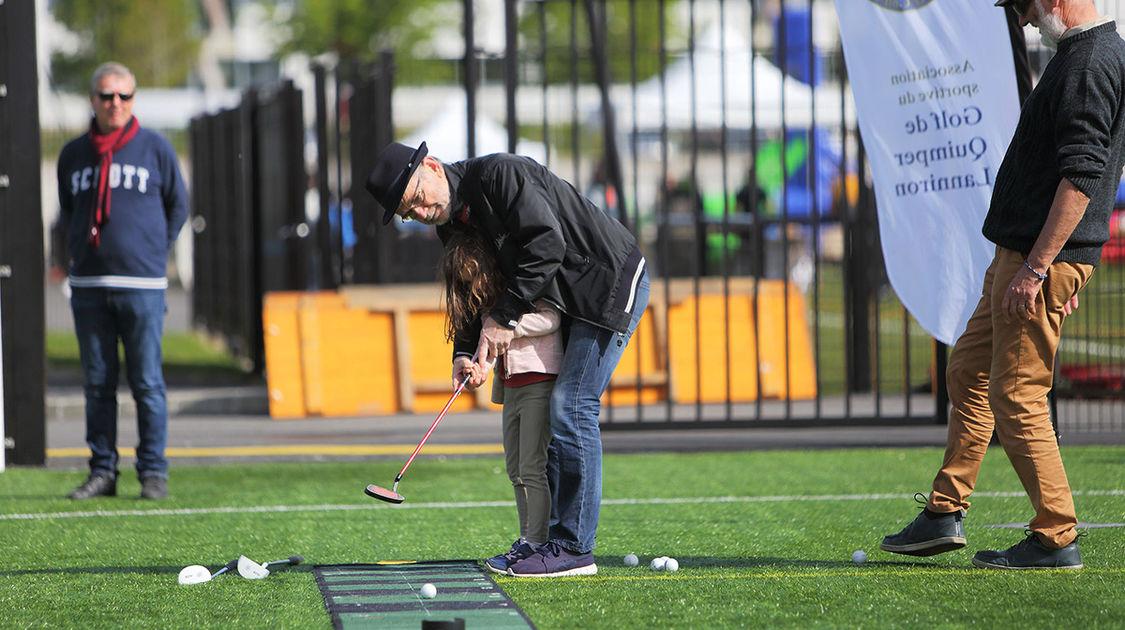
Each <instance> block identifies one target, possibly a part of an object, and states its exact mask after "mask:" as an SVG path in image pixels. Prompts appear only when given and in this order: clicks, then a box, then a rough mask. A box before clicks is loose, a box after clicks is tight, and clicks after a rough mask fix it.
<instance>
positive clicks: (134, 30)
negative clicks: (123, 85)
mask: <svg viewBox="0 0 1125 630" xmlns="http://www.w3.org/2000/svg"><path fill="white" fill-rule="evenodd" d="M51 11H52V12H53V13H54V15H55V18H56V19H57V20H59V21H60V22H62V23H63V24H65V25H66V26H67V28H69V29H70V30H72V31H74V32H75V33H77V34H78V35H79V36H80V37H81V38H82V41H84V42H85V43H86V45H85V46H83V47H82V49H81V50H79V51H78V52H77V53H76V54H73V55H63V54H60V53H56V54H55V55H54V56H53V57H52V59H51V74H52V77H53V81H54V83H55V85H56V86H58V87H62V88H66V89H70V90H74V91H81V92H85V91H86V90H87V89H88V87H89V84H90V75H91V74H92V73H93V71H94V68H96V67H97V66H98V64H100V63H102V62H105V61H117V62H120V63H123V64H125V65H126V66H128V67H129V69H130V70H132V71H133V74H134V75H135V76H136V78H137V83H138V84H140V85H144V86H156V87H175V86H180V85H183V84H184V83H185V82H186V81H187V78H188V76H189V75H190V74H191V70H192V68H193V67H194V65H195V61H196V53H197V51H198V50H199V43H200V40H201V38H202V33H201V31H200V21H199V5H198V2H195V1H193V0H98V1H97V2H90V1H89V0H54V2H52V3H51Z"/></svg>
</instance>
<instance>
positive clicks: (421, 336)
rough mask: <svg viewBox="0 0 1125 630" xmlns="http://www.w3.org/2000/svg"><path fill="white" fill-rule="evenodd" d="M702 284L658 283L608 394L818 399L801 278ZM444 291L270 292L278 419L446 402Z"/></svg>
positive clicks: (273, 401)
mask: <svg viewBox="0 0 1125 630" xmlns="http://www.w3.org/2000/svg"><path fill="white" fill-rule="evenodd" d="M695 288H696V285H695V283H694V282H693V281H692V280H690V279H688V280H671V281H670V282H669V283H668V284H667V286H666V285H665V283H664V282H663V281H657V282H654V283H653V285H652V297H651V299H650V302H649V308H648V311H647V312H646V313H645V317H644V318H643V319H642V320H641V323H640V325H639V326H638V329H637V332H636V333H635V334H634V336H633V339H632V341H631V342H630V344H629V346H628V348H626V351H625V355H624V356H623V357H622V360H621V362H620V363H619V365H618V367H617V371H616V373H615V374H614V377H613V381H612V382H611V384H610V389H609V391H608V392H607V393H606V395H605V397H604V400H605V402H607V403H609V404H614V405H629V404H636V403H637V402H638V401H640V402H641V403H643V404H651V403H656V402H662V401H665V400H668V399H671V401H672V402H675V403H694V402H697V401H698V402H722V401H725V400H727V398H728V396H729V397H730V400H731V401H733V402H745V401H752V400H755V399H756V398H758V397H759V396H761V397H763V398H784V397H786V396H787V395H788V396H789V397H791V398H811V397H813V396H815V395H816V379H815V370H814V367H813V353H812V347H811V344H810V342H809V335H808V323H807V319H806V314H805V305H804V299H803V297H802V296H801V294H800V293H799V292H798V291H797V290H796V289H795V288H794V287H793V286H792V285H789V286H788V288H787V287H786V285H785V284H784V283H782V282H781V281H771V280H761V281H755V280H754V279H752V278H732V279H730V280H729V281H728V282H727V283H725V284H723V283H722V281H721V279H715V278H705V279H702V280H701V281H700V282H699V296H698V297H696V295H695ZM439 298H440V290H439V288H438V286H437V285H434V284H425V285H393V286H378V287H373V286H361V287H347V288H343V289H341V290H340V291H339V292H330V291H322V292H312V293H292V292H278V293H269V294H267V295H266V298H265V300H264V303H263V328H264V334H265V349H266V377H267V382H268V386H269V395H270V416H271V417H273V418H298V417H308V416H363V415H382V414H391V413H397V412H404V411H405V412H415V413H428V412H436V411H438V410H440V409H441V408H442V407H443V406H444V405H445V403H446V401H448V400H449V395H450V393H451V392H452V391H453V390H452V383H451V375H450V356H451V354H452V347H451V344H450V343H448V342H446V341H445V338H444V333H443V331H444V320H443V314H442V311H441V310H440V309H441V305H440V302H439ZM755 322H757V323H756V325H755ZM697 331H698V333H697ZM489 392H490V386H488V385H486V386H484V387H481V388H479V389H478V390H477V391H476V392H475V395H471V396H465V395H462V396H461V397H460V398H458V400H457V401H456V402H455V403H454V407H453V408H452V409H451V410H453V411H466V410H469V409H473V408H490V407H495V405H492V404H491V403H489V401H488V397H489Z"/></svg>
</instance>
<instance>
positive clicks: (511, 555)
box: [484, 538, 535, 574]
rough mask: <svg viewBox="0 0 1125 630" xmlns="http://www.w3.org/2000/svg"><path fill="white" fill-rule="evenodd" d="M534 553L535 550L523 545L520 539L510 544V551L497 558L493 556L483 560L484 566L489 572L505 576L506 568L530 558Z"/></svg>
mask: <svg viewBox="0 0 1125 630" xmlns="http://www.w3.org/2000/svg"><path fill="white" fill-rule="evenodd" d="M534 553H535V549H534V548H533V547H532V546H531V545H529V544H527V543H525V542H524V541H523V539H522V538H520V539H519V540H517V541H516V542H514V543H512V548H511V549H509V550H508V551H506V552H504V553H502V554H500V555H498V556H493V557H491V558H489V559H488V560H485V561H484V565H485V566H486V567H488V569H489V570H490V571H494V572H496V573H504V574H507V573H508V567H509V566H510V565H511V564H512V563H513V562H516V561H517V560H523V559H524V558H527V557H530V556H531V555H532V554H534Z"/></svg>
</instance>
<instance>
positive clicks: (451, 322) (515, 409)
mask: <svg viewBox="0 0 1125 630" xmlns="http://www.w3.org/2000/svg"><path fill="white" fill-rule="evenodd" d="M440 269H441V277H442V282H443V284H444V287H445V300H444V301H445V311H446V336H447V338H448V339H450V340H452V339H453V338H454V336H456V335H458V334H461V335H465V334H472V333H475V334H478V335H479V332H480V328H481V321H482V319H483V318H484V317H485V316H487V314H488V309H489V307H490V306H492V305H493V304H494V303H495V302H496V299H497V298H498V297H499V295H500V292H501V291H503V290H504V285H503V278H502V276H501V274H500V270H499V269H498V267H497V264H496V257H495V255H494V254H493V253H492V252H491V250H490V248H489V247H488V245H487V244H486V243H485V241H484V238H483V237H482V236H481V235H480V233H479V232H477V231H476V230H473V229H472V228H468V227H466V228H460V229H457V230H456V231H455V232H454V233H453V235H452V236H451V238H450V239H449V241H448V242H447V243H446V245H445V248H444V250H443V255H442V259H441V266H440ZM534 305H535V310H534V311H532V312H530V313H525V314H523V315H522V316H521V317H520V318H519V321H518V322H517V324H516V328H515V337H514V338H513V339H512V343H511V345H509V346H508V350H507V352H505V353H504V354H503V355H501V356H500V357H499V358H498V359H497V361H496V366H495V378H494V379H493V381H492V402H494V403H498V404H503V405H504V408H503V412H502V417H503V436H504V459H505V460H506V463H507V469H508V478H509V479H510V480H511V481H512V488H513V489H514V490H515V495H516V511H517V513H518V515H519V523H520V535H519V538H518V539H516V541H515V542H514V543H512V547H511V549H509V550H508V551H506V552H504V553H502V554H500V555H497V556H494V557H492V558H489V559H488V560H486V561H485V564H486V566H488V568H489V569H491V570H492V571H495V572H496V573H506V572H507V570H508V566H509V565H510V564H512V563H513V562H517V561H519V560H522V559H524V558H527V557H529V556H531V555H532V554H534V553H535V549H536V548H538V547H539V546H540V545H542V544H543V543H545V542H547V536H548V530H549V528H550V524H551V491H550V487H549V486H548V483H547V449H548V447H549V446H550V443H551V391H552V390H553V389H554V385H555V378H556V377H557V376H558V373H559V368H560V366H561V365H562V359H563V351H564V350H565V347H566V346H565V344H564V343H563V335H562V329H561V322H562V315H561V313H560V312H559V310H558V309H556V308H555V307H554V306H551V305H550V304H549V303H548V302H546V301H545V300H538V301H536V302H535V303H534ZM472 369H474V370H475V369H479V368H478V367H477V364H476V363H474V364H473V366H472Z"/></svg>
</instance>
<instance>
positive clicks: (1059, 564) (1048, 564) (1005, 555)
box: [973, 531, 1082, 569]
mask: <svg viewBox="0 0 1125 630" xmlns="http://www.w3.org/2000/svg"><path fill="white" fill-rule="evenodd" d="M973 564H975V565H976V566H978V567H983V568H985V569H1081V568H1082V554H1081V553H1079V552H1078V541H1077V539H1075V541H1074V542H1072V543H1070V544H1069V545H1067V546H1065V547H1063V548H1062V549H1051V548H1050V547H1048V546H1046V545H1044V544H1043V543H1041V542H1039V537H1038V536H1036V535H1035V533H1034V532H1030V531H1029V532H1027V538H1024V539H1023V540H1021V541H1020V542H1018V543H1016V544H1014V545H1012V546H1011V547H1008V548H1007V549H1005V550H1004V551H978V552H977V554H976V555H975V556H973Z"/></svg>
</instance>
